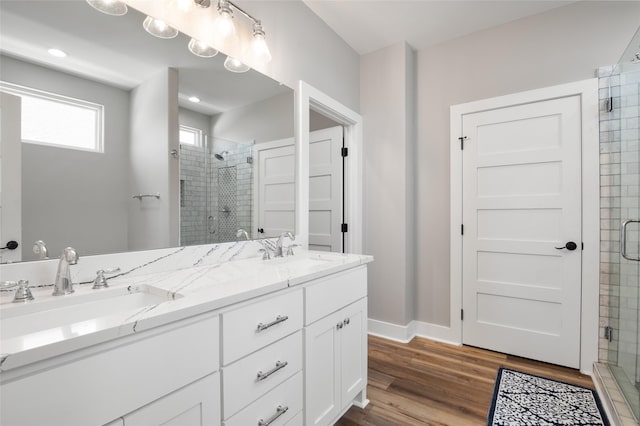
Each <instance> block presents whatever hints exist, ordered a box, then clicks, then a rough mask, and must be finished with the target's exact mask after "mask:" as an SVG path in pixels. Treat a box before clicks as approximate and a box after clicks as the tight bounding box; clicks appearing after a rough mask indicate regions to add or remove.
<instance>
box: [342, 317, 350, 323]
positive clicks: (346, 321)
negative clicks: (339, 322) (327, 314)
mask: <svg viewBox="0 0 640 426" xmlns="http://www.w3.org/2000/svg"><path fill="white" fill-rule="evenodd" d="M350 322H351V320H350V319H349V318H345V320H344V321H343V323H344V325H349V323H350Z"/></svg>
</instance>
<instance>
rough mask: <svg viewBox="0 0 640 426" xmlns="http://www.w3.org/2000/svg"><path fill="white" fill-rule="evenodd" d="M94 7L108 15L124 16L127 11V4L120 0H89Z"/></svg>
mask: <svg viewBox="0 0 640 426" xmlns="http://www.w3.org/2000/svg"><path fill="white" fill-rule="evenodd" d="M87 3H89V4H90V5H91V7H93V8H94V9H96V10H98V11H100V12H102V13H106V14H107V15H113V16H122V15H124V14H125V13H127V10H128V9H127V5H126V4H124V3H123V2H121V1H120V0H87Z"/></svg>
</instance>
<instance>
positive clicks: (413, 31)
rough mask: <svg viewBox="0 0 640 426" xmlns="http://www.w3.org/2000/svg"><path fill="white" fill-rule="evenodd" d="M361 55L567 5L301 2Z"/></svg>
mask: <svg viewBox="0 0 640 426" xmlns="http://www.w3.org/2000/svg"><path fill="white" fill-rule="evenodd" d="M302 1H304V2H305V4H306V5H307V6H308V7H309V8H310V9H311V10H312V11H313V12H315V14H316V15H318V16H319V17H320V18H321V19H322V20H323V21H324V22H326V23H327V25H329V26H330V27H331V28H332V29H333V30H334V31H335V32H336V33H337V34H338V35H339V36H340V37H342V39H343V40H344V41H346V42H347V44H349V45H350V46H351V47H352V48H353V49H354V50H355V51H356V52H358V53H359V54H361V55H362V54H366V53H370V52H373V51H375V50H378V49H381V48H383V47H387V46H390V45H392V44H395V43H399V42H402V41H406V42H408V43H409V44H410V45H411V46H412V47H413V48H414V49H417V50H420V49H424V48H425V47H428V46H433V45H435V44H438V43H442V42H444V41H447V40H452V39H455V38H458V37H461V36H464V35H467V34H471V33H473V32H476V31H480V30H483V29H487V28H491V27H494V26H497V25H501V24H504V23H507V22H510V21H514V20H516V19H520V18H524V17H526V16H529V15H535V14H538V13H542V12H545V11H547V10H550V9H553V8H556V7H560V6H564V5H567V4H570V3H574V1H553V0H546V1H544V0H536V1H531V0H499V1H487V0H339V1H338V0H302Z"/></svg>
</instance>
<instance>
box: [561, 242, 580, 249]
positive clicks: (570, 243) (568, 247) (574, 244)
mask: <svg viewBox="0 0 640 426" xmlns="http://www.w3.org/2000/svg"><path fill="white" fill-rule="evenodd" d="M577 248H578V245H577V244H576V243H574V242H573V241H569V242H568V243H567V244H565V245H564V247H556V250H562V249H567V250H569V251H573V250H575V249H577Z"/></svg>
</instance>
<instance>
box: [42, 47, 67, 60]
mask: <svg viewBox="0 0 640 426" xmlns="http://www.w3.org/2000/svg"><path fill="white" fill-rule="evenodd" d="M47 52H49V55H51V56H55V57H56V58H64V57H66V56H67V54H66V53H65V52H64V51H63V50H60V49H55V48H52V49H49V50H47Z"/></svg>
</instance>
